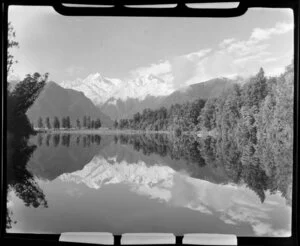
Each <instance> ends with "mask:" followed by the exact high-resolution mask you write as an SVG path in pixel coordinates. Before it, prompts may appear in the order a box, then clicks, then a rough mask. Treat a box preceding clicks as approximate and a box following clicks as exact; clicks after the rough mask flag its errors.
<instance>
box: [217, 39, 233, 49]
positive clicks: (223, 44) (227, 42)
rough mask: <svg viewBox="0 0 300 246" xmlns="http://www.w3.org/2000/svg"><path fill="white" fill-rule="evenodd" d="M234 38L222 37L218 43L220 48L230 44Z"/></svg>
mask: <svg viewBox="0 0 300 246" xmlns="http://www.w3.org/2000/svg"><path fill="white" fill-rule="evenodd" d="M235 40H236V39H235V38H227V39H224V40H223V41H222V42H221V43H220V44H219V47H220V48H222V49H223V48H225V47H226V46H228V45H229V44H231V43H232V42H234V41H235Z"/></svg>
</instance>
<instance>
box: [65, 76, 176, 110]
mask: <svg viewBox="0 0 300 246" xmlns="http://www.w3.org/2000/svg"><path fill="white" fill-rule="evenodd" d="M60 86H62V87H64V88H69V89H73V90H77V91H81V92H83V93H84V94H85V96H86V97H88V98H89V99H91V100H92V102H93V103H94V104H95V105H97V106H101V105H103V104H104V103H105V102H106V101H108V100H109V99H110V102H111V103H114V101H113V100H112V99H111V98H114V99H115V100H118V99H121V100H126V99H127V98H135V99H139V100H143V99H144V98H146V97H147V96H148V95H152V96H163V95H169V94H171V93H172V92H173V91H174V89H173V88H172V85H171V84H169V83H166V82H165V81H164V80H162V79H161V78H158V77H157V76H155V75H152V74H149V75H143V76H140V77H137V78H133V79H130V80H120V79H112V78H106V77H103V76H102V75H101V74H100V73H95V74H91V75H89V76H88V77H87V78H85V79H76V80H74V81H63V82H61V83H60Z"/></svg>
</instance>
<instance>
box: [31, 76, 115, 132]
mask: <svg viewBox="0 0 300 246" xmlns="http://www.w3.org/2000/svg"><path fill="white" fill-rule="evenodd" d="M26 114H27V116H28V118H29V120H30V122H32V123H33V124H34V125H36V124H37V121H38V119H39V117H42V118H46V117H50V120H51V121H52V120H53V117H55V116H57V117H58V118H61V117H66V116H69V117H70V119H71V123H72V125H73V126H76V120H77V119H79V120H80V121H81V122H82V119H83V117H84V116H90V117H91V118H92V119H96V118H100V120H101V122H102V125H103V126H106V127H111V126H112V124H113V122H112V120H111V119H110V117H109V116H107V115H105V114H104V113H102V112H101V110H100V109H99V108H98V107H96V106H95V105H94V104H93V102H92V101H91V100H90V99H89V98H87V97H86V96H85V95H84V93H83V92H79V91H75V90H72V89H64V88H63V87H61V86H59V85H58V84H57V83H55V82H53V81H50V82H48V83H47V84H46V85H45V87H44V89H43V90H42V92H41V93H40V95H39V96H38V98H37V99H36V101H35V102H34V104H33V105H32V106H31V107H30V108H29V110H28V111H27V113H26Z"/></svg>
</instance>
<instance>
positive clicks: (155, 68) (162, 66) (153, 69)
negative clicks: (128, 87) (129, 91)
mask: <svg viewBox="0 0 300 246" xmlns="http://www.w3.org/2000/svg"><path fill="white" fill-rule="evenodd" d="M170 72H171V64H170V62H169V61H163V62H159V63H157V64H155V63H153V64H151V65H150V66H147V67H139V68H137V69H135V70H133V71H131V75H132V76H133V77H141V76H148V75H149V74H153V75H155V76H160V75H164V74H167V73H170Z"/></svg>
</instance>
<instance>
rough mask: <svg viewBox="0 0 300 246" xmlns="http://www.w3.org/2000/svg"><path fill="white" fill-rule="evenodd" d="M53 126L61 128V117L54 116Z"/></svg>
mask: <svg viewBox="0 0 300 246" xmlns="http://www.w3.org/2000/svg"><path fill="white" fill-rule="evenodd" d="M53 127H54V129H59V128H60V123H59V119H58V117H57V116H55V117H54V121H53Z"/></svg>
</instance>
